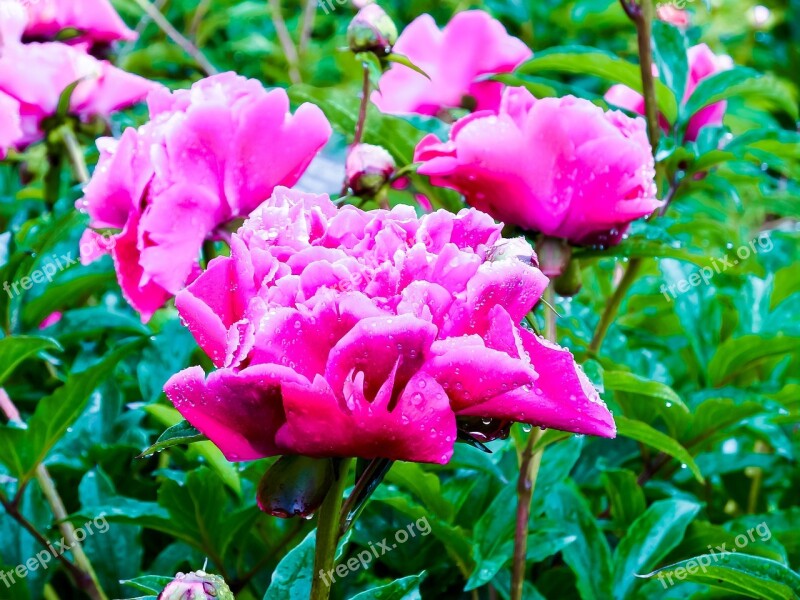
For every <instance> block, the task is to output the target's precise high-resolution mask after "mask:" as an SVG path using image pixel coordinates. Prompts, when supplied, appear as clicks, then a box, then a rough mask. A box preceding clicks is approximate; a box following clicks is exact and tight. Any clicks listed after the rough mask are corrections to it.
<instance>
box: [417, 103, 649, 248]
mask: <svg viewBox="0 0 800 600" xmlns="http://www.w3.org/2000/svg"><path fill="white" fill-rule="evenodd" d="M414 160H415V161H418V162H422V166H420V168H419V173H421V174H424V175H429V176H430V177H431V181H432V183H433V184H434V185H439V186H444V187H450V188H453V189H456V190H458V191H459V192H461V193H462V194H464V195H465V196H466V199H467V202H468V203H469V204H470V205H471V206H474V207H475V208H478V209H480V210H483V211H485V212H487V213H489V214H490V215H492V216H493V217H495V218H496V219H498V220H500V221H503V222H504V223H506V224H509V225H516V226H519V227H521V228H523V229H527V230H533V231H540V232H542V233H544V234H546V235H548V236H552V237H558V238H565V239H568V240H569V241H571V242H572V243H575V244H595V243H602V244H614V243H618V242H619V241H620V239H621V236H622V234H623V233H624V231H625V229H627V225H628V223H630V221H633V220H634V219H638V218H639V217H643V216H645V215H648V214H650V213H651V212H653V210H655V209H656V208H658V207H659V206H661V202H659V201H658V200H657V199H656V187H655V183H654V177H655V168H654V163H653V157H652V154H651V151H650V144H649V143H648V141H647V134H646V131H645V123H644V121H643V120H642V119H632V118H629V117H627V116H625V115H624V114H622V113H621V112H619V111H612V112H604V111H603V110H602V109H601V108H599V107H597V106H595V105H593V104H592V103H591V102H589V101H587V100H581V99H578V98H574V97H571V96H567V97H565V98H560V99H559V98H544V99H541V100H538V99H536V98H534V97H533V96H532V95H531V94H530V92H528V91H527V90H526V89H524V88H507V89H506V90H505V92H504V93H503V100H502V104H501V106H500V110H499V113H498V114H494V113H491V112H488V111H487V112H478V113H474V114H472V115H469V116H467V117H465V118H463V119H461V120H459V121H458V122H457V123H456V124H455V125H454V126H453V128H452V131H451V133H450V140H449V141H447V142H441V141H440V140H439V139H438V138H437V137H436V136H435V135H432V134H431V135H428V136H427V137H425V138H423V139H422V140H421V141H420V143H419V145H418V146H417V149H416V152H415V155H414Z"/></svg>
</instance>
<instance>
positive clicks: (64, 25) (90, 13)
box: [6, 0, 136, 42]
mask: <svg viewBox="0 0 800 600" xmlns="http://www.w3.org/2000/svg"><path fill="white" fill-rule="evenodd" d="M6 1H8V0H6ZM12 1H13V0H12ZM24 4H25V7H26V9H27V11H28V16H29V20H28V25H27V27H26V28H25V34H26V35H27V36H30V37H34V38H54V37H55V36H56V35H57V34H58V33H59V32H60V31H62V30H64V29H75V30H77V31H78V33H79V34H80V36H81V37H80V39H81V40H84V41H91V42H112V41H115V40H134V39H136V33H135V32H133V31H132V30H131V29H129V28H128V26H127V25H125V22H124V21H123V20H122V19H121V18H120V16H119V15H118V14H117V11H115V10H114V7H113V6H111V3H110V2H109V0H26V1H25V3H24Z"/></svg>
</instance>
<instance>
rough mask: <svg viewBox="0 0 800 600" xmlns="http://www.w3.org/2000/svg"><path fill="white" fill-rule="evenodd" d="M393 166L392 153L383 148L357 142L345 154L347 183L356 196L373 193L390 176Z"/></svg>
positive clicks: (392, 172) (384, 183)
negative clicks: (348, 152)
mask: <svg viewBox="0 0 800 600" xmlns="http://www.w3.org/2000/svg"><path fill="white" fill-rule="evenodd" d="M395 166H396V165H395V162H394V159H393V158H392V155H391V154H389V153H388V152H387V151H386V150H385V149H384V148H381V147H380V146H373V145H371V144H358V145H357V146H354V147H353V148H352V149H351V150H350V154H348V155H347V162H346V163H345V170H346V173H347V184H348V185H349V186H350V189H351V190H353V193H354V194H355V195H356V196H361V195H367V196H369V195H374V194H376V193H377V192H378V191H379V190H380V189H381V188H382V187H383V186H384V185H386V183H387V182H388V181H389V179H390V178H391V177H392V174H394V170H395Z"/></svg>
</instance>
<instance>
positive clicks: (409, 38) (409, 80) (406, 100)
mask: <svg viewBox="0 0 800 600" xmlns="http://www.w3.org/2000/svg"><path fill="white" fill-rule="evenodd" d="M394 51H395V52H396V53H398V54H403V55H405V56H407V57H408V58H410V59H411V62H413V63H414V64H415V65H417V66H418V67H420V68H421V69H422V70H423V71H425V73H427V74H428V76H429V77H430V79H428V78H426V77H425V76H424V75H421V74H420V73H417V72H416V71H413V70H412V69H409V68H408V67H404V66H402V65H394V66H392V68H391V69H389V70H388V71H387V72H386V73H384V75H383V76H382V77H381V80H380V91H376V92H374V93H373V94H372V101H373V102H374V103H375V104H376V105H377V106H378V108H379V109H380V110H382V111H383V112H387V113H418V114H423V115H436V114H437V113H439V112H440V111H441V110H447V109H451V108H459V107H461V106H463V105H465V97H470V96H471V97H472V98H473V99H474V101H470V100H468V101H467V102H466V104H468V105H473V104H474V105H475V106H476V108H477V109H478V110H495V109H496V108H497V106H498V105H499V103H500V95H501V93H502V89H503V85H502V84H501V83H498V82H494V81H480V79H481V77H482V76H484V75H488V74H493V73H507V72H510V71H513V70H514V68H515V67H517V66H518V65H519V64H520V63H522V62H524V61H525V60H527V59H528V58H530V57H531V55H532V53H531V51H530V49H529V48H528V47H527V46H526V45H525V44H524V43H523V42H522V41H521V40H519V39H517V38H515V37H513V36H510V35H508V33H507V32H506V29H505V27H503V25H502V24H501V23H500V22H499V21H497V20H495V19H493V18H492V17H491V16H490V15H489V14H488V13H485V12H484V11H481V10H468V11H465V12H461V13H458V14H457V15H456V16H454V17H453V19H452V20H451V21H450V22H449V23H448V24H447V25H445V27H444V29H441V30H440V29H439V28H438V27H437V26H436V22H435V21H434V20H433V17H431V16H430V15H427V14H425V15H422V16H420V17H417V18H416V19H414V21H412V22H411V23H410V24H409V25H408V27H406V28H405V29H404V30H403V32H402V33H401V34H400V37H399V39H398V40H397V43H396V44H395V46H394Z"/></svg>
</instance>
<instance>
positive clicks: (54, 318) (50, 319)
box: [39, 311, 64, 329]
mask: <svg viewBox="0 0 800 600" xmlns="http://www.w3.org/2000/svg"><path fill="white" fill-rule="evenodd" d="M63 317H64V313H62V312H60V311H56V312H54V313H50V314H49V315H47V316H46V317H45V318H44V320H42V322H41V323H39V329H47V328H48V327H50V326H51V325H55V324H56V323H58V322H59V321H60V320H61V319H62V318H63Z"/></svg>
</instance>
